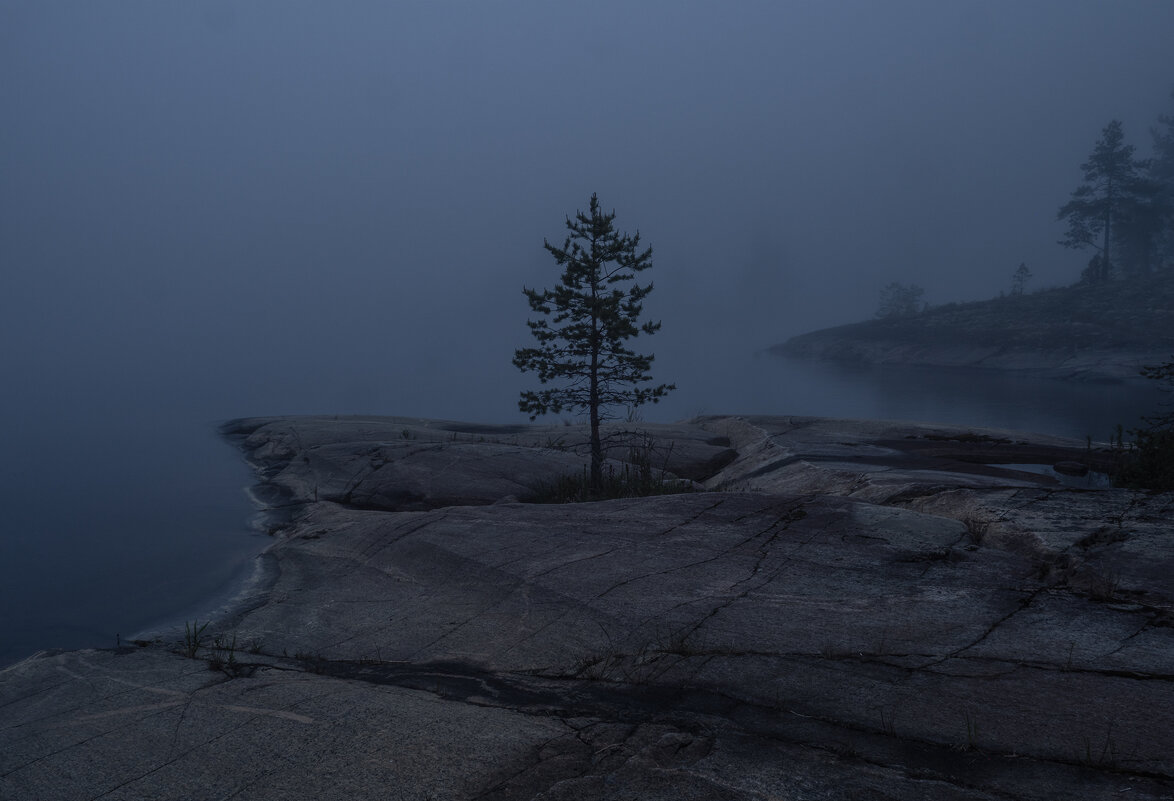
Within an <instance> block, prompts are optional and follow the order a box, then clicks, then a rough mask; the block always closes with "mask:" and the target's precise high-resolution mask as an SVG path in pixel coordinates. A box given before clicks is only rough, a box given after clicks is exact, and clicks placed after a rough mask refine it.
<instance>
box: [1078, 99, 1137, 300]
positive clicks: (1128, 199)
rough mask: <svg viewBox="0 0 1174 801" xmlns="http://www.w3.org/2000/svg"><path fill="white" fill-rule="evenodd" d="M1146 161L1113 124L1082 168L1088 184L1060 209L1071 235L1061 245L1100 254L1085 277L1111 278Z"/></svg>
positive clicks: (1117, 126)
mask: <svg viewBox="0 0 1174 801" xmlns="http://www.w3.org/2000/svg"><path fill="white" fill-rule="evenodd" d="M1144 166H1145V165H1144V163H1140V162H1138V161H1136V160H1134V158H1133V145H1127V144H1125V134H1124V133H1123V132H1122V129H1121V123H1120V122H1119V121H1118V120H1113V121H1112V122H1110V123H1109V124H1108V125H1106V126H1105V128H1104V130H1103V131H1102V132H1101V138H1100V139H1099V140H1098V141H1097V143H1096V146H1095V147H1094V148H1093V152H1092V155H1091V156H1089V158H1088V161H1086V162H1084V164H1082V165H1080V168H1081V169H1082V170H1083V171H1084V183H1082V184H1081V185H1080V186H1078V187H1077V188H1076V190H1075V191H1074V192H1073V193H1072V199H1071V200H1069V201H1068V202H1067V203H1065V204H1064V205H1063V206H1061V207H1060V211H1059V213H1058V214H1057V216H1056V218H1057V219H1059V220H1066V221H1067V222H1068V231H1067V232H1066V233H1065V235H1064V238H1063V239H1061V240H1060V244H1061V245H1064V246H1066V247H1070V248H1077V249H1084V248H1088V247H1092V248H1095V249H1096V250H1097V256H1098V257H1099V258H1095V259H1094V260H1093V261H1092V262H1090V263H1089V267H1090V269H1089V270H1087V271H1086V277H1087V278H1088V279H1089V280H1092V281H1107V280H1108V279H1109V278H1110V276H1112V274H1113V259H1112V252H1113V245H1114V244H1115V242H1116V240H1117V239H1119V238H1120V237H1121V234H1122V233H1123V231H1118V230H1117V228H1118V226H1119V225H1121V226H1124V223H1125V221H1126V220H1128V219H1130V215H1131V213H1133V214H1134V216H1136V208H1135V207H1136V204H1137V203H1138V201H1139V197H1140V195H1141V194H1142V193H1143V181H1142V175H1141V173H1140V169H1141V168H1143V167H1144Z"/></svg>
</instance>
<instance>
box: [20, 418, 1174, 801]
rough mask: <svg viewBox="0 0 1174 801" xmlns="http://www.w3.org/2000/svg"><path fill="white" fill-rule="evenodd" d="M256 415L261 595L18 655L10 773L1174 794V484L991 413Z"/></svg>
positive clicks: (573, 786)
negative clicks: (582, 418) (505, 420)
mask: <svg viewBox="0 0 1174 801" xmlns="http://www.w3.org/2000/svg"><path fill="white" fill-rule="evenodd" d="M634 425H636V426H637V427H636V428H635V429H633V428H632V427H631V426H624V425H616V426H612V427H610V428H609V429H608V431H607V432H606V433H607V441H608V442H609V443H611V445H612V448H611V449H610V452H609V454H608V456H609V461H608V466H609V469H620V470H622V469H625V467H627V468H631V467H633V466H636V467H639V466H642V465H649V464H653V465H655V466H656V469H657V470H658V471H660V470H663V471H665V472H666V478H668V479H670V484H671V486H672V487H673V488H674V489H675V490H677V492H676V494H664V495H656V496H651V497H631V498H621V499H617V500H610V501H599V502H594V503H559V504H551V503H537V502H536V501H539V500H541V499H542V497H543V494H544V488H545V487H547V486H548V485H549V483H550V482H551V481H552V480H554V479H556V478H557V477H558V476H560V475H566V474H572V475H573V474H577V473H581V471H582V470H583V469H584V466H585V464H586V460H587V450H586V442H587V437H586V432H585V430H584V427H582V426H559V425H555V426H526V425H517V426H491V425H480V424H476V423H459V422H453V421H444V420H425V419H416V418H380V417H302V418H258V419H248V420H238V421H234V422H232V423H230V424H228V425H226V426H225V428H224V434H225V435H226V436H227V437H228V438H229V439H230V441H232V442H233V443H235V444H236V445H237V446H238V447H239V448H240V449H241V451H242V452H243V454H244V455H245V457H246V458H247V459H248V461H249V463H250V464H251V465H252V466H253V468H254V469H255V472H256V476H257V482H258V483H257V486H256V487H255V489H254V497H255V498H256V499H257V501H258V503H259V505H260V506H261V507H262V509H263V510H264V513H265V515H266V517H265V520H266V522H267V527H268V530H269V532H270V534H271V535H272V537H273V540H272V544H271V546H270V547H269V548H268V549H267V550H266V552H265V553H264V554H263V555H262V556H261V557H260V559H259V561H258V574H257V580H256V582H255V583H254V585H253V586H252V587H251V591H250V592H248V593H246V594H244V595H242V597H241V598H240V600H239V603H238V604H237V605H236V606H235V607H234V608H232V609H229V610H222V611H221V612H220V613H219V614H216V615H214V616H213V617H212V618H211V622H209V620H208V619H203V620H192V621H189V623H188V624H187V625H186V626H185V627H184V629H183V630H181V631H176V632H172V633H169V634H167V635H159V636H152V637H145V638H143V639H139V640H136V641H131V642H123V643H122V645H121V647H117V648H111V649H104V650H85V651H74V652H65V653H55V652H42V653H40V654H38V655H36V656H34V657H31V658H29V659H27V660H25V661H23V662H20V663H18V664H16V665H13V666H12V667H10V668H8V669H6V670H4V671H0V709H3V715H2V716H0V798H13V799H17V798H21V799H24V798H28V799H36V798H44V799H49V798H53V799H92V798H120V799H132V798H153V799H164V800H166V799H176V800H177V801H178V799H189V798H234V799H241V800H243V799H270V798H282V799H311V798H312V799H327V798H347V799H352V798H353V799H367V798H372V799H374V798H403V799H419V801H424V800H425V799H454V800H460V799H468V800H469V801H472V800H473V799H477V800H478V801H618V800H619V799H641V801H679V800H680V799H694V800H695V801H761V800H762V799H768V798H769V799H792V798H793V799H799V798H805V799H828V800H829V801H841V800H842V801H847V800H848V799H873V798H876V799H881V798H883V799H889V800H890V801H924V799H935V800H937V799H941V801H1008V799H1030V800H1031V801H1060V800H1061V799H1063V801H1071V799H1082V801H1101V800H1103V801H1109V799H1120V798H1130V799H1149V800H1150V801H1156V800H1157V799H1169V798H1171V797H1174V751H1172V749H1171V747H1170V743H1171V739H1170V736H1171V732H1174V675H1172V673H1171V664H1172V660H1171V655H1172V654H1174V537H1172V536H1171V531H1170V528H1171V524H1170V521H1171V519H1174V495H1171V494H1169V493H1167V494H1162V493H1150V492H1141V491H1132V490H1117V489H1096V487H1097V486H1099V484H1098V482H1096V481H1095V477H1096V476H1095V474H1097V473H1098V472H1101V471H1103V470H1105V469H1107V467H1108V466H1109V464H1108V463H1109V462H1111V460H1112V459H1113V458H1114V454H1113V452H1112V451H1100V450H1096V449H1095V448H1093V449H1090V448H1089V447H1087V446H1086V443H1084V442H1075V441H1071V440H1063V439H1057V438H1053V437H1043V436H1035V435H1029V434H1022V433H1018V432H1010V431H1000V430H982V429H971V428H964V427H947V426H937V425H919V424H916V423H883V422H868V421H849V420H831V419H822V418H812V417H730V416H725V417H703V418H697V419H694V420H690V421H686V422H682V423H677V424H672V425H657V424H643V423H641V424H634Z"/></svg>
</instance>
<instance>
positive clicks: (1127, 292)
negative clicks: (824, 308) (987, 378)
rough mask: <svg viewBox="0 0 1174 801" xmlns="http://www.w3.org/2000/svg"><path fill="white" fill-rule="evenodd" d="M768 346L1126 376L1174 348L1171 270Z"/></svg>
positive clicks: (847, 356)
mask: <svg viewBox="0 0 1174 801" xmlns="http://www.w3.org/2000/svg"><path fill="white" fill-rule="evenodd" d="M770 350H771V352H773V353H776V354H779V355H785V356H795V357H801V358H811V359H826V360H834V361H842V362H855V363H861V364H878V365H886V364H891V365H909V366H918V367H953V368H984V369H995V370H1010V371H1021V372H1024V373H1030V374H1034V375H1042V376H1047V377H1051V378H1060V379H1067V380H1077V381H1129V380H1134V379H1138V370H1139V369H1140V368H1141V367H1142V366H1143V365H1147V364H1158V363H1161V362H1165V361H1168V360H1169V359H1170V357H1171V355H1172V354H1174V274H1170V273H1164V274H1158V275H1155V276H1152V277H1150V278H1148V279H1146V280H1144V281H1140V280H1129V281H1126V280H1119V281H1110V282H1108V283H1097V284H1088V283H1082V284H1077V285H1074V286H1069V287H1061V288H1056V289H1047V290H1042V291H1039V292H1034V293H1030V294H1013V295H1008V296H1005V297H999V298H994V299H992V300H984V301H975V302H970V303H948V304H946V305H943V306H935V307H931V308H927V309H925V310H923V311H920V312H918V313H916V314H910V315H905V316H891V317H886V318H883V319H876V320H868V321H865V322H860V323H853V324H850V325H841V326H836V327H834V328H825V329H822V330H819V331H813V332H810V333H807V334H802V335H800V336H796V337H793V338H791V339H790V340H788V341H787V342H785V343H783V344H781V345H776V346H774V347H773V348H771V349H770ZM1138 380H1140V379H1138Z"/></svg>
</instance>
